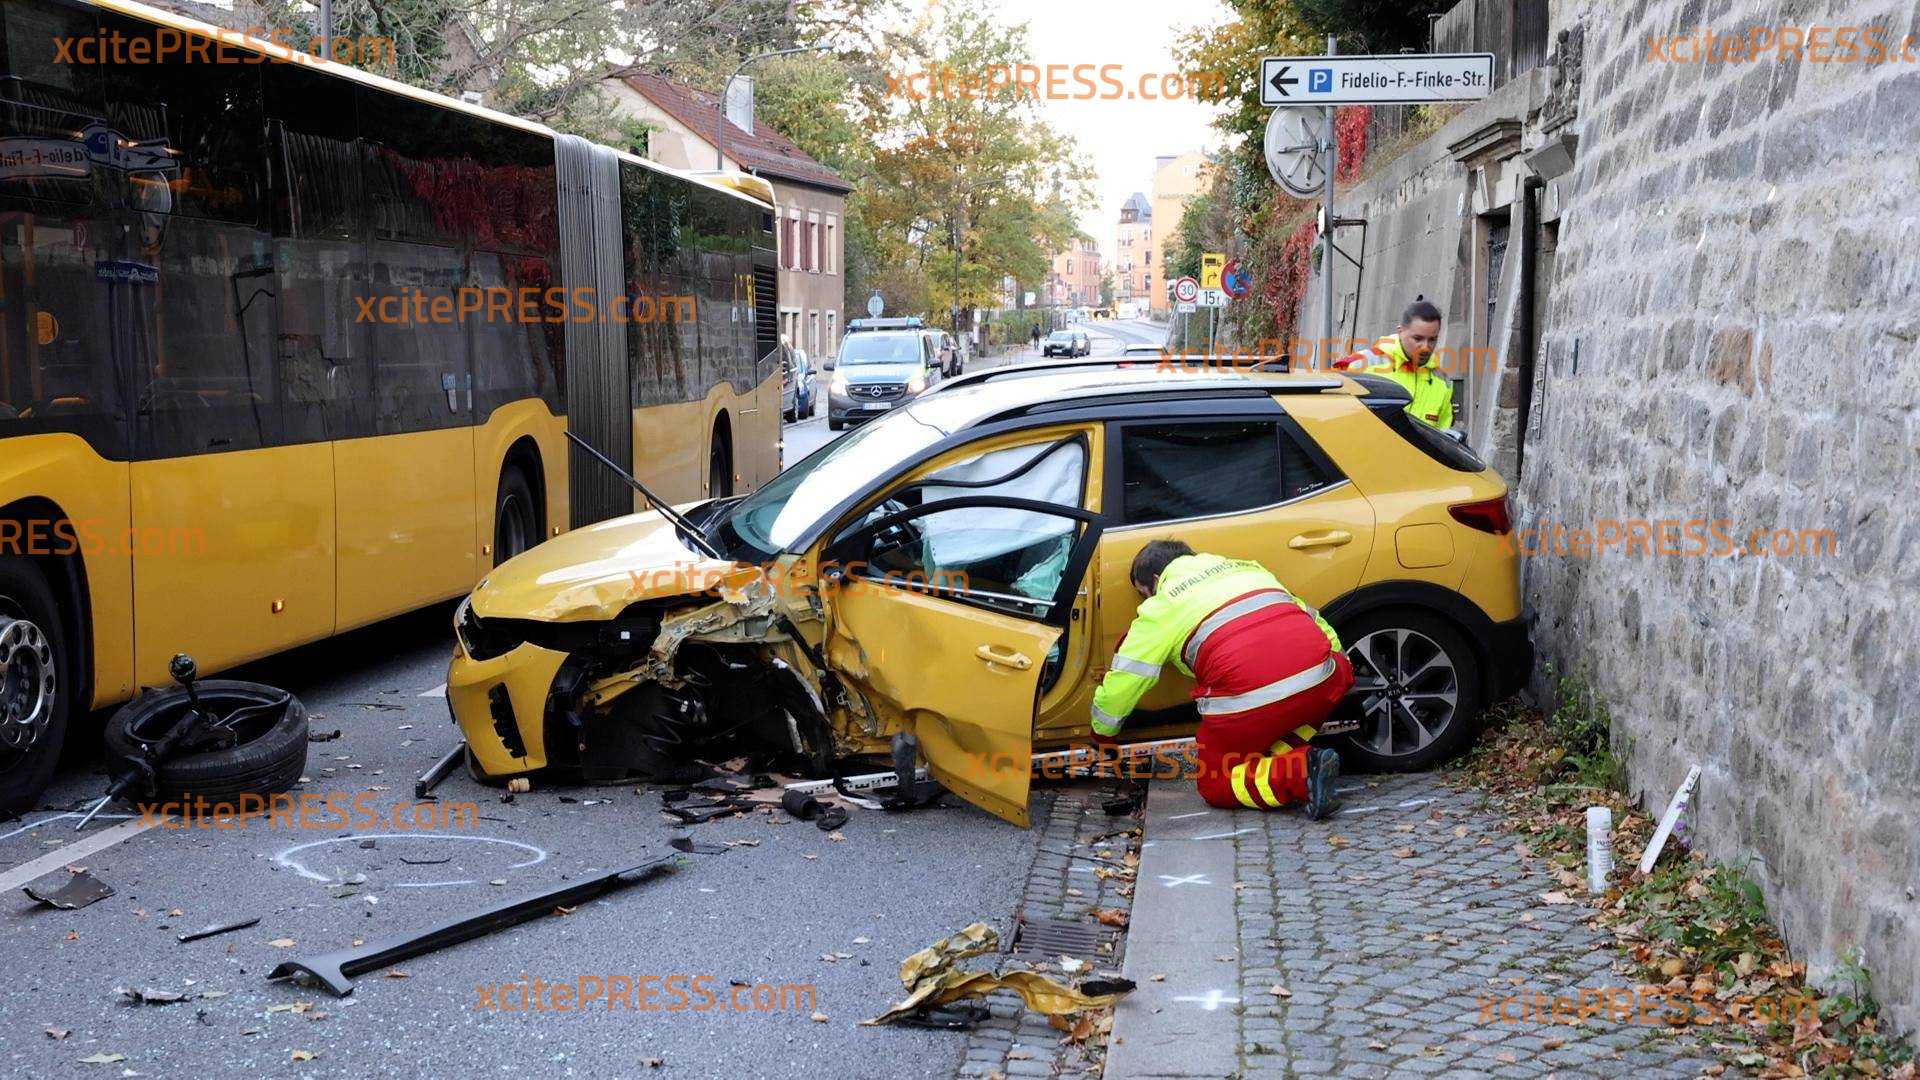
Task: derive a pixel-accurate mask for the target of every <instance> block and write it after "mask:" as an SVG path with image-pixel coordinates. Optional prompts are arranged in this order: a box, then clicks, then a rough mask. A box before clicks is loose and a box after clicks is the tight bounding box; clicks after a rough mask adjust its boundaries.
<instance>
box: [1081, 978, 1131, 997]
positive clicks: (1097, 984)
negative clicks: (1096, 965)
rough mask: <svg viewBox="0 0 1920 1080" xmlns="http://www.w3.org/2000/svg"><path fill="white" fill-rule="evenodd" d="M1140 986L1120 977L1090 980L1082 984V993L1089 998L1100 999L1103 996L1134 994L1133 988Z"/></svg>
mask: <svg viewBox="0 0 1920 1080" xmlns="http://www.w3.org/2000/svg"><path fill="white" fill-rule="evenodd" d="M1138 985H1139V984H1138V983H1136V982H1134V981H1133V980H1132V979H1122V978H1118V977H1115V978H1110V979H1088V980H1087V981H1086V982H1083V983H1081V984H1080V992H1081V993H1083V994H1085V995H1087V996H1088V997H1099V996H1101V995H1103V994H1127V993H1132V992H1133V988H1134V987H1136V986H1138Z"/></svg>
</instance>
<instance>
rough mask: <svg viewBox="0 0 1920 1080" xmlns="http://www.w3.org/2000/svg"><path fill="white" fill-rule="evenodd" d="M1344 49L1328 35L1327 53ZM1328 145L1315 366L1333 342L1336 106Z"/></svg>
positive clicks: (1328, 129)
mask: <svg viewBox="0 0 1920 1080" xmlns="http://www.w3.org/2000/svg"><path fill="white" fill-rule="evenodd" d="M1339 51H1340V43H1339V42H1338V41H1337V40H1336V39H1335V38H1334V36H1333V35H1332V34H1328V35H1327V55H1328V56H1333V55H1335V54H1337V53H1338V52H1339ZM1325 119H1326V133H1325V134H1324V135H1323V136H1322V138H1323V139H1324V140H1325V149H1324V150H1323V151H1322V154H1321V156H1322V158H1323V160H1325V162H1326V167H1327V191H1326V202H1325V210H1324V211H1322V212H1323V213H1324V214H1325V215H1326V216H1325V225H1324V228H1325V230H1326V231H1325V232H1323V233H1321V235H1320V346H1319V348H1316V349H1315V350H1314V351H1313V366H1314V367H1315V368H1323V367H1326V366H1327V365H1326V354H1327V350H1328V349H1330V348H1332V347H1333V345H1332V342H1333V174H1334V172H1335V171H1336V170H1337V169H1338V168H1339V166H1340V140H1339V139H1337V138H1335V137H1334V134H1333V106H1331V105H1329V106H1327V109H1326V116H1325Z"/></svg>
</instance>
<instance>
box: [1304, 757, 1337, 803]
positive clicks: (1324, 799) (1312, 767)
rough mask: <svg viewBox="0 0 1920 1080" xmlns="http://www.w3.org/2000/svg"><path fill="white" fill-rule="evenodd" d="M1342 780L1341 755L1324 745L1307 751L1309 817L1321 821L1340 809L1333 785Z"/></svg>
mask: <svg viewBox="0 0 1920 1080" xmlns="http://www.w3.org/2000/svg"><path fill="white" fill-rule="evenodd" d="M1339 780H1340V755H1339V754H1336V753H1334V752H1333V751H1332V750H1330V749H1328V748H1327V747H1324V746H1316V747H1313V748H1312V749H1310V750H1308V751H1307V818H1308V819H1309V820H1311V821H1319V820H1320V819H1321V818H1323V817H1326V816H1327V815H1328V814H1331V813H1333V812H1334V811H1335V810H1338V809H1340V801H1339V800H1338V799H1335V798H1334V797H1333V785H1334V784H1336V783H1338V782H1339Z"/></svg>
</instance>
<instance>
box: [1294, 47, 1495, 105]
mask: <svg viewBox="0 0 1920 1080" xmlns="http://www.w3.org/2000/svg"><path fill="white" fill-rule="evenodd" d="M1492 92H1493V54H1492V53H1401V54H1398V55H1386V56H1268V57H1263V58H1262V59H1261V61H1260V104H1262V105H1393V104H1419V103H1421V102H1427V101H1478V100H1480V99H1481V98H1483V97H1486V96H1487V95H1488V94H1490V93H1492Z"/></svg>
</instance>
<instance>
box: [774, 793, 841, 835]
mask: <svg viewBox="0 0 1920 1080" xmlns="http://www.w3.org/2000/svg"><path fill="white" fill-rule="evenodd" d="M780 809H782V810H785V811H786V812H787V813H789V814H792V815H793V816H794V817H796V818H798V819H800V820H801V821H811V822H813V823H814V825H815V826H816V827H818V828H819V830H820V831H821V832H832V831H833V830H835V829H837V828H839V827H840V826H842V825H845V824H846V823H847V808H846V807H844V806H835V805H833V804H832V803H823V802H821V801H820V800H819V799H816V798H814V797H813V796H811V795H809V794H807V793H806V792H804V791H787V792H785V793H783V794H782V795H781V796H780Z"/></svg>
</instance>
